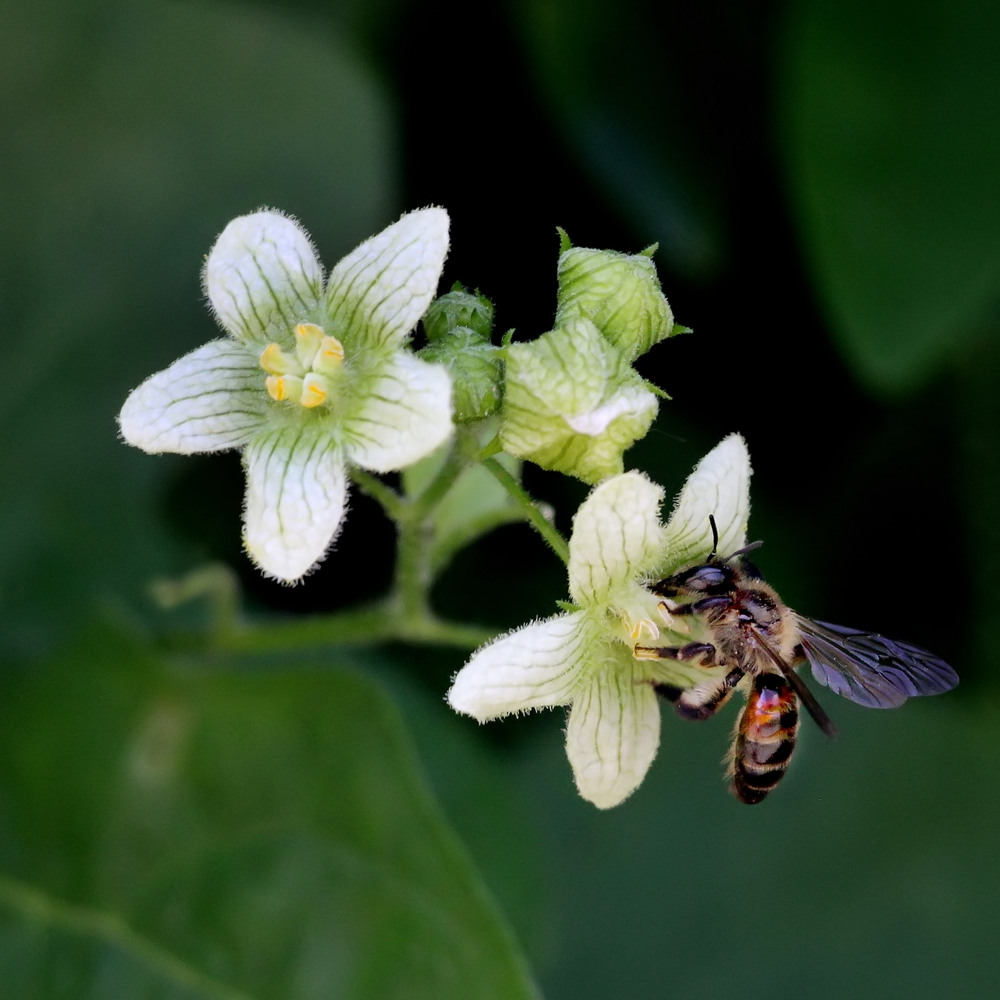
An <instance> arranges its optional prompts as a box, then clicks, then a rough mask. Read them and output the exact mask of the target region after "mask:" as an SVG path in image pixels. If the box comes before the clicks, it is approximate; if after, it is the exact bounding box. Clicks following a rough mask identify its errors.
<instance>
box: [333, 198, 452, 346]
mask: <svg viewBox="0 0 1000 1000" xmlns="http://www.w3.org/2000/svg"><path fill="white" fill-rule="evenodd" d="M447 253H448V213H447V212H446V211H445V210H444V209H443V208H424V209H420V210H419V211H417V212H410V213H409V214H408V215H404V216H403V217H402V218H401V219H400V220H399V221H398V222H395V223H393V224H392V225H391V226H389V227H388V228H387V229H383V230H382V232H380V233H379V234H378V235H376V236H373V237H371V239H368V240H365V242H364V243H362V244H361V246H359V247H358V248H357V249H356V250H353V251H352V252H351V253H349V254H348V255H347V256H346V257H345V258H344V259H343V260H342V261H340V263H338V264H337V266H336V267H335V268H334V269H333V271H332V272H331V273H330V280H329V283H328V285H327V292H326V302H327V309H328V313H329V318H330V330H328V331H327V332H330V333H333V334H334V335H335V336H337V337H340V338H341V340H343V341H344V343H345V344H346V345H349V346H350V347H353V348H357V347H359V346H360V347H364V346H369V347H374V346H377V345H388V346H396V345H398V344H400V343H401V342H402V340H403V338H404V337H405V336H406V335H407V334H408V333H409V332H410V331H411V330H412V329H413V328H414V327H415V326H416V325H417V321H418V320H419V319H420V317H421V316H423V314H424V313H425V312H426V311H427V307H428V306H429V305H430V304H431V301H432V300H433V298H434V293H435V292H436V291H437V284H438V279H439V278H440V277H441V268H442V267H443V266H444V258H445V256H446V255H447Z"/></svg>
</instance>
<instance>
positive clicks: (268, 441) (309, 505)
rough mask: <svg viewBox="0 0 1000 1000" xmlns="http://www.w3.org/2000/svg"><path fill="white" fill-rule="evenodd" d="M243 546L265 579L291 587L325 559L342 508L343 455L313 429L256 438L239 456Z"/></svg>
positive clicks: (324, 434)
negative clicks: (244, 489) (243, 492)
mask: <svg viewBox="0 0 1000 1000" xmlns="http://www.w3.org/2000/svg"><path fill="white" fill-rule="evenodd" d="M243 466H244V468H245V470H246V476H247V493H246V509H245V511H244V542H245V545H246V548H247V551H248V552H249V554H250V556H251V558H252V559H253V560H254V562H256V563H257V565H258V566H259V567H260V568H261V569H262V570H263V571H264V572H265V573H266V574H268V575H269V576H273V577H275V578H277V579H279V580H285V581H287V582H294V581H296V580H298V579H299V578H300V577H302V576H304V575H305V574H306V573H308V572H309V570H310V569H312V568H313V566H315V565H316V563H318V562H320V561H321V560H322V559H323V557H324V556H325V555H326V552H327V550H328V549H329V548H330V546H331V544H332V543H333V540H334V538H335V537H336V535H337V532H338V530H339V529H340V524H341V521H342V520H343V517H344V509H345V507H346V503H347V470H346V467H345V465H344V460H343V455H342V454H341V452H340V451H339V449H338V448H337V447H336V445H335V444H334V441H333V439H332V438H331V437H330V435H329V434H328V433H327V432H326V431H325V430H324V429H323V428H322V427H321V426H318V425H315V424H313V425H311V426H301V425H296V426H292V427H283V428H280V429H278V430H272V431H268V432H266V433H263V434H259V435H257V436H256V437H254V438H253V440H251V442H250V443H249V444H248V445H247V447H246V449H245V451H244V452H243Z"/></svg>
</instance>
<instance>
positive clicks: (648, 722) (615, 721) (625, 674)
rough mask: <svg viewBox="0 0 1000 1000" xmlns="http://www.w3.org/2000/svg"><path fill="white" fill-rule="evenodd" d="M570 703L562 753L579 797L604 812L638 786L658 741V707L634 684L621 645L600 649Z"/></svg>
mask: <svg viewBox="0 0 1000 1000" xmlns="http://www.w3.org/2000/svg"><path fill="white" fill-rule="evenodd" d="M604 654H605V658H606V662H605V663H601V664H595V665H594V669H592V672H591V675H590V683H589V684H587V685H586V686H585V687H584V688H583V689H582V690H581V691H579V693H578V694H577V695H576V697H575V698H574V700H573V708H572V709H571V710H570V714H569V723H568V725H567V727H566V753H567V755H568V756H569V761H570V764H571V765H572V767H573V776H574V778H575V779H576V787H577V789H578V790H579V792H580V794H581V795H582V796H583V797H584V798H585V799H587V800H588V801H589V802H593V803H594V805H595V806H597V807H598V808H599V809H610V808H611V807H612V806H616V805H618V804H619V803H620V802H622V801H624V800H625V799H626V798H628V796H629V795H631V794H632V792H634V791H635V789H636V788H638V786H639V785H640V784H641V783H642V779H643V778H644V777H645V776H646V772H647V771H648V770H649V766H650V764H652V762H653V758H654V757H655V756H656V751H657V748H658V747H659V743H660V706H659V704H658V702H657V697H656V694H655V692H654V691H653V688H652V686H651V685H649V684H645V683H641V682H638V681H636V680H635V678H634V676H633V661H632V658H631V654H630V653H629V652H628V650H627V649H626V648H625V647H624V646H605V647H604Z"/></svg>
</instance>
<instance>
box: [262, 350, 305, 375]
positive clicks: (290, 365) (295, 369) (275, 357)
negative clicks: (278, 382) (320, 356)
mask: <svg viewBox="0 0 1000 1000" xmlns="http://www.w3.org/2000/svg"><path fill="white" fill-rule="evenodd" d="M260 366H261V368H263V369H264V371H266V372H267V373H268V374H269V375H301V374H302V366H301V365H300V364H299V363H298V361H296V360H295V358H293V357H292V356H291V355H290V354H286V353H285V351H283V350H282V349H281V346H280V345H279V344H275V343H270V344H268V345H267V347H265V348H264V350H263V351H261V352H260Z"/></svg>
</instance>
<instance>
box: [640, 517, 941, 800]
mask: <svg viewBox="0 0 1000 1000" xmlns="http://www.w3.org/2000/svg"><path fill="white" fill-rule="evenodd" d="M709 520H710V522H711V526H712V535H713V538H714V544H713V547H712V552H711V554H710V555H709V557H708V560H707V561H706V562H704V563H702V564H701V565H698V566H693V567H691V568H690V569H686V570H683V571H682V572H680V573H677V574H675V575H674V576H669V577H667V578H666V579H663V580H660V581H659V582H657V583H654V584H653V585H652V587H651V588H650V589H651V590H652V591H653V592H654V593H656V594H659V595H660V596H661V597H662V598H663V601H662V602H661V605H660V607H661V610H662V611H663V612H664V614H665V616H667V617H668V618H669V616H673V615H695V616H697V617H698V618H699V619H700V620H701V621H702V622H703V623H704V626H705V630H706V633H707V636H708V637H709V638H710V639H711V642H690V643H688V644H687V645H684V646H678V647H652V646H637V647H636V650H635V652H636V655H637V656H641V657H647V658H662V659H672V660H689V661H697V662H698V663H700V665H702V666H704V667H706V668H708V667H725V668H727V670H726V673H725V675H724V676H722V677H721V678H720V677H719V675H718V671H714V672H713V675H712V678H711V679H708V680H705V681H704V682H702V683H700V684H696V685H695V686H694V687H691V688H687V689H681V688H677V687H672V686H670V685H666V684H659V685H657V686H656V689H657V692H658V693H659V694H661V695H663V696H664V697H666V698H668V699H669V700H670V701H672V702H673V703H674V705H675V707H676V709H677V711H678V713H679V714H680V715H681V716H683V717H684V718H688V719H707V718H708V717H709V716H711V715H714V714H715V712H716V711H718V709H720V708H721V707H722V706H723V705H724V704H725V703H726V702H727V701H728V700H729V698H730V696H731V695H732V693H733V691H734V690H736V688H737V686H738V685H740V684H741V682H744V681H745V683H743V687H744V689H745V690H746V692H747V703H746V706H745V707H744V709H743V712H742V714H741V716H740V719H739V722H738V724H737V727H736V733H735V737H734V739H733V745H732V749H731V752H730V757H729V778H730V781H731V787H732V791H733V793H734V794H735V796H736V797H737V798H738V799H739V800H740V801H741V802H746V803H749V804H752V803H756V802H760V801H762V800H763V799H764V798H765V797H766V796H767V794H768V793H769V792H770V791H771V790H772V789H773V788H774V787H775V785H777V783H778V782H779V781H780V780H781V778H782V776H783V775H784V773H785V770H786V769H787V767H788V763H789V761H790V760H791V757H792V753H793V751H794V749H795V739H796V735H797V732H798V721H799V712H798V706H799V703H800V702H801V704H802V705H803V706H805V708H806V710H807V711H808V713H809V714H810V715H811V716H812V717H813V719H814V720H815V721H816V723H817V724H818V725H819V727H820V729H822V730H823V732H824V733H826V734H827V735H828V736H833V735H835V733H836V730H835V728H834V725H833V723H832V722H831V721H830V718H829V716H828V715H827V714H826V712H825V711H824V710H823V708H822V707H821V706H820V704H819V702H817V700H816V698H815V697H814V696H813V694H812V692H811V691H810V690H809V688H808V687H806V684H805V681H803V680H802V678H801V677H799V675H798V674H797V673H796V672H795V670H796V668H797V667H799V666H801V665H803V664H805V663H808V664H809V665H810V667H811V668H812V674H813V677H814V678H815V679H816V680H817V681H818V682H819V683H820V684H822V685H824V686H825V687H828V688H830V690H831V691H833V692H835V693H836V694H839V695H842V696H843V697H845V698H849V699H850V700H851V701H854V702H857V703H858V704H859V705H865V706H867V707H869V708H895V707H896V706H898V705H901V704H902V703H903V702H904V701H906V699H907V698H912V697H915V696H916V695H929V694H940V693H941V692H943V691H950V690H951V689H952V688H953V687H955V685H956V684H958V675H957V674H956V673H955V671H954V670H952V668H951V667H950V666H948V664H947V663H945V662H944V660H941V659H939V658H938V657H937V656H934V655H933V654H932V653H928V652H927V651H926V650H923V649H920V648H919V647H918V646H912V645H910V644H909V643H907V642H897V641H895V640H893V639H886V638H885V637H884V636H881V635H875V634H874V633H871V632H862V631H859V630H857V629H852V628H844V627H843V626H841V625H830V624H829V623H827V622H819V621H813V620H812V619H811V618H806V617H804V616H803V615H800V614H798V613H797V612H795V611H793V610H792V609H791V608H789V607H787V606H786V605H785V604H784V603H783V602H782V600H781V598H780V597H779V596H778V595H777V593H776V592H775V590H774V588H773V587H771V586H770V585H768V584H767V583H765V582H764V580H763V578H762V577H761V575H760V573H759V571H758V570H757V569H756V567H754V566H753V564H752V563H751V562H750V561H749V560H748V559H747V558H746V555H747V553H749V552H752V551H753V550H754V549H756V548H758V547H759V546H760V544H761V543H760V542H754V543H753V544H751V545H748V546H746V547H745V548H742V549H740V550H739V551H737V552H734V553H732V554H731V555H729V556H727V557H726V558H723V559H720V558H718V557H717V554H716V550H717V548H718V544H719V534H718V529H717V528H716V525H715V518H714V517H710V518H709Z"/></svg>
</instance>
